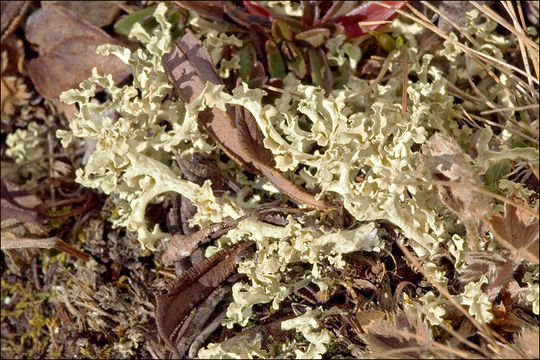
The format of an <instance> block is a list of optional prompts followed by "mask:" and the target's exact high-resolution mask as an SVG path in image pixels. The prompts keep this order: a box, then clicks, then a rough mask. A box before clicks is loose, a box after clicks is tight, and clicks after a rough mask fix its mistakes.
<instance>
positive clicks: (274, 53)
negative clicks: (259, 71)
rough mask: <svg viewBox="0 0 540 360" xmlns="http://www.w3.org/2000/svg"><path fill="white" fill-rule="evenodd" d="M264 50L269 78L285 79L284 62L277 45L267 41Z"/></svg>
mask: <svg viewBox="0 0 540 360" xmlns="http://www.w3.org/2000/svg"><path fill="white" fill-rule="evenodd" d="M265 50H266V58H267V61H268V72H269V73H270V77H277V78H281V79H283V78H285V62H284V61H283V57H282V56H281V51H279V48H278V46H277V44H276V43H275V42H274V41H272V40H268V41H267V42H266V45H265Z"/></svg>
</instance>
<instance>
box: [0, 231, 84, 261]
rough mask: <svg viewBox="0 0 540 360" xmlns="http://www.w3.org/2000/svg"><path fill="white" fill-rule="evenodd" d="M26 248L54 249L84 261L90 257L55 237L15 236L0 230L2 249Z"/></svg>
mask: <svg viewBox="0 0 540 360" xmlns="http://www.w3.org/2000/svg"><path fill="white" fill-rule="evenodd" d="M27 248H41V249H56V250H59V251H63V252H65V253H66V254H69V255H72V256H75V257H76V258H79V259H81V260H84V261H88V260H89V259H90V255H88V254H87V253H85V252H83V251H81V250H78V249H76V248H74V247H73V246H71V245H69V244H68V243H66V242H64V241H63V240H62V239H60V238H57V237H50V238H44V239H32V238H17V237H15V235H13V234H11V233H8V232H2V250H4V249H27Z"/></svg>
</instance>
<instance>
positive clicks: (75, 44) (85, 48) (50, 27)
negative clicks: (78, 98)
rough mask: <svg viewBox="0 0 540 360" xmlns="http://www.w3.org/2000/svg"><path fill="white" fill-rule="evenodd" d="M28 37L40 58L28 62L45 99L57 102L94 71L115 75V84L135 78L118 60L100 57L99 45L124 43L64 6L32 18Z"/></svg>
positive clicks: (29, 20)
mask: <svg viewBox="0 0 540 360" xmlns="http://www.w3.org/2000/svg"><path fill="white" fill-rule="evenodd" d="M25 34H26V38H27V40H28V41H29V42H31V43H33V44H35V45H37V51H38V52H39V54H40V56H39V57H38V58H36V59H32V60H30V61H29V62H28V64H27V68H28V75H29V76H30V78H31V79H32V82H33V83H34V85H35V87H36V90H37V91H38V92H39V93H40V94H41V95H42V96H43V97H45V98H48V99H51V100H56V99H58V97H59V95H60V94H61V93H62V91H65V90H68V89H73V88H77V87H78V86H79V84H80V83H81V82H82V81H83V80H85V79H87V78H88V77H90V76H91V75H92V68H93V67H97V69H98V72H100V73H104V72H108V73H111V74H112V75H113V79H114V81H115V82H119V81H122V80H123V79H125V78H126V77H127V76H129V75H130V74H131V72H130V70H129V67H128V66H127V65H126V64H124V63H123V62H122V61H121V60H120V59H118V58H117V57H116V56H107V57H104V56H101V55H97V54H96V47H97V46H98V45H101V44H106V43H107V44H116V45H122V43H121V42H120V41H118V40H116V39H114V38H112V37H110V36H109V35H108V34H107V33H106V32H104V31H103V30H101V29H99V28H97V27H95V26H94V25H92V24H90V23H88V22H87V21H85V20H83V19H81V18H80V17H79V16H77V15H76V14H74V13H72V12H71V11H69V10H67V9H64V8H63V7H61V6H54V5H52V6H47V7H44V8H41V9H39V10H37V11H36V12H35V13H33V14H32V15H30V16H29V18H28V21H27V23H26V28H25Z"/></svg>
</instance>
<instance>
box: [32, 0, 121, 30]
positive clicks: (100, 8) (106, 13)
mask: <svg viewBox="0 0 540 360" xmlns="http://www.w3.org/2000/svg"><path fill="white" fill-rule="evenodd" d="M124 2H125V1H44V2H42V3H41V6H43V7H47V6H52V5H58V6H62V7H64V8H66V9H68V10H71V11H72V12H74V13H75V14H77V15H79V16H80V17H82V18H83V19H84V20H86V21H88V22H89V23H91V24H93V25H95V26H97V27H99V28H103V27H105V26H108V25H111V24H112V22H113V21H114V20H115V19H116V18H117V17H118V15H119V14H120V7H119V6H118V3H124Z"/></svg>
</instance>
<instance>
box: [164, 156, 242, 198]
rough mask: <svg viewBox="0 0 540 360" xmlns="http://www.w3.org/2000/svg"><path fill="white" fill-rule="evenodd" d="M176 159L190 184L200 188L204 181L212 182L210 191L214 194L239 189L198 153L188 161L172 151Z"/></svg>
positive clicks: (214, 165) (213, 164) (214, 164)
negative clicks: (192, 183)
mask: <svg viewBox="0 0 540 360" xmlns="http://www.w3.org/2000/svg"><path fill="white" fill-rule="evenodd" d="M173 153H174V155H175V158H176V163H177V164H178V167H179V168H180V170H181V171H182V174H183V175H184V177H185V178H186V180H189V181H191V182H194V183H196V184H198V185H199V186H202V185H203V184H204V182H205V181H206V180H208V179H209V180H211V181H212V189H213V190H214V192H216V190H217V192H218V193H219V192H223V191H226V190H228V189H229V188H231V189H232V190H234V191H235V192H238V191H239V190H240V189H239V188H238V186H237V185H236V184H234V183H233V182H232V181H231V180H230V179H228V178H227V177H226V176H225V175H223V173H222V172H221V170H220V169H219V167H218V166H217V165H216V163H215V162H212V161H209V160H206V159H205V158H203V157H202V155H201V154H199V153H194V154H193V155H192V156H191V158H190V159H184V158H183V157H181V156H180V155H178V153H176V151H175V150H174V149H173Z"/></svg>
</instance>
